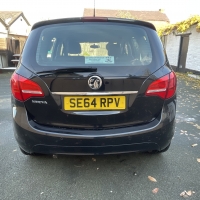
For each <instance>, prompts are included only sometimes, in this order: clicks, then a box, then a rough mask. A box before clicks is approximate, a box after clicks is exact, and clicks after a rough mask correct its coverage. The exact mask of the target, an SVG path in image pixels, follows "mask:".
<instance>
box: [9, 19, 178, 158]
mask: <svg viewBox="0 0 200 200" xmlns="http://www.w3.org/2000/svg"><path fill="white" fill-rule="evenodd" d="M11 90H12V111H13V124H14V132H15V137H16V140H17V142H18V144H19V147H20V149H21V151H22V153H24V154H26V155H36V154H111V153H125V152H135V151H148V152H164V151H166V150H167V149H168V148H169V146H170V143H171V140H172V137H173V135H174V126H175V113H176V75H175V73H174V72H173V70H172V68H171V67H170V64H169V62H168V60H167V56H166V54H165V51H164V49H163V46H162V43H161V41H160V39H159V37H158V35H157V33H156V30H155V27H154V26H153V25H152V24H151V23H148V22H143V21H138V20H128V19H118V18H99V17H86V18H85V17H83V18H68V19H58V20H49V21H43V22H38V23H36V24H35V25H34V26H33V27H32V30H31V33H30V35H29V37H28V39H27V41H26V44H25V47H24V50H23V52H22V55H21V59H20V62H19V64H18V67H17V69H16V70H15V72H14V73H13V75H12V77H11Z"/></svg>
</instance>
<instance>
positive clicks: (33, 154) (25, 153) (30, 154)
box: [19, 147, 40, 156]
mask: <svg viewBox="0 0 200 200" xmlns="http://www.w3.org/2000/svg"><path fill="white" fill-rule="evenodd" d="M19 149H20V151H21V152H22V153H23V154H24V155H26V156H39V155H40V154H38V153H28V152H26V151H24V150H23V149H22V148H21V147H19Z"/></svg>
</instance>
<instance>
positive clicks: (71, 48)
mask: <svg viewBox="0 0 200 200" xmlns="http://www.w3.org/2000/svg"><path fill="white" fill-rule="evenodd" d="M68 52H69V53H70V54H80V53H81V45H80V44H79V43H78V42H76V41H73V42H72V41H70V42H69V44H68Z"/></svg>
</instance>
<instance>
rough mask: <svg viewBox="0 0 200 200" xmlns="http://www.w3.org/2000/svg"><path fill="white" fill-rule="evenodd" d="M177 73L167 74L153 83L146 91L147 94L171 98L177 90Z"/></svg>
mask: <svg viewBox="0 0 200 200" xmlns="http://www.w3.org/2000/svg"><path fill="white" fill-rule="evenodd" d="M176 85H177V84H176V75H175V73H174V72H171V73H170V74H167V75H166V76H163V77H161V78H159V79H158V80H155V81H154V82H153V83H151V84H150V85H149V87H148V89H147V91H146V93H145V95H146V96H159V97H161V98H162V99H169V98H171V97H172V96H173V95H174V94H175V92H176Z"/></svg>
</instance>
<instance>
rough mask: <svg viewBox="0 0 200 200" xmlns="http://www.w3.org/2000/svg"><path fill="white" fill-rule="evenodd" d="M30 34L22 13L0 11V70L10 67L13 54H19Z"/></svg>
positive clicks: (28, 25)
mask: <svg viewBox="0 0 200 200" xmlns="http://www.w3.org/2000/svg"><path fill="white" fill-rule="evenodd" d="M29 32H30V24H29V22H28V20H27V19H26V17H25V16H24V14H23V12H20V11H19V12H18V11H0V68H5V67H8V66H10V65H12V62H11V59H13V58H12V56H13V54H16V53H17V54H20V53H21V50H22V48H23V46H24V43H25V41H26V38H27V36H28V34H29Z"/></svg>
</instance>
